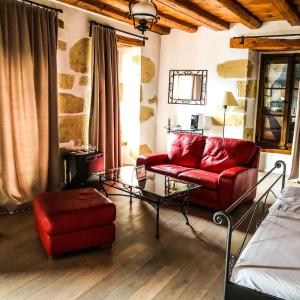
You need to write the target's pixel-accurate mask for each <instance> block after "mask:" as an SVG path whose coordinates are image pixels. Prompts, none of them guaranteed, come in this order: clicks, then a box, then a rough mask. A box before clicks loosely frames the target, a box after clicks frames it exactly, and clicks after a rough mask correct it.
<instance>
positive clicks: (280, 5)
mask: <svg viewBox="0 0 300 300" xmlns="http://www.w3.org/2000/svg"><path fill="white" fill-rule="evenodd" d="M272 3H273V5H274V7H275V8H276V9H277V10H278V12H279V13H280V14H281V15H282V16H283V17H284V18H285V20H287V21H288V22H289V23H290V24H291V25H293V26H296V25H300V16H299V14H298V13H297V11H296V9H295V8H294V7H292V5H291V3H290V1H288V0H273V2H272Z"/></svg>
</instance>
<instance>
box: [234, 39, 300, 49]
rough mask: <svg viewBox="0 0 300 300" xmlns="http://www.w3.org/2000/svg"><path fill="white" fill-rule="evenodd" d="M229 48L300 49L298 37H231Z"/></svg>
mask: <svg viewBox="0 0 300 300" xmlns="http://www.w3.org/2000/svg"><path fill="white" fill-rule="evenodd" d="M230 48H237V49H252V50H260V51H288V50H300V39H273V38H250V37H249V38H248V37H247V38H232V39H230Z"/></svg>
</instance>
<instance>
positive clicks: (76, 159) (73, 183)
mask: <svg viewBox="0 0 300 300" xmlns="http://www.w3.org/2000/svg"><path fill="white" fill-rule="evenodd" d="M63 158H64V161H65V187H64V189H66V190H68V189H76V188H83V187H85V186H86V181H87V180H88V178H89V177H90V176H91V175H92V174H93V173H96V172H101V171H104V156H103V152H100V151H92V152H87V151H77V152H75V151H74V152H68V153H66V154H64V156H63Z"/></svg>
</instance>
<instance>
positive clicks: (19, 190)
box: [0, 0, 59, 209]
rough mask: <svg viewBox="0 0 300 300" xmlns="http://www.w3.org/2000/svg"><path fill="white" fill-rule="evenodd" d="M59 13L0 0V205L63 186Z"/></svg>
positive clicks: (14, 202)
mask: <svg viewBox="0 0 300 300" xmlns="http://www.w3.org/2000/svg"><path fill="white" fill-rule="evenodd" d="M56 45H57V14H56V13H55V12H52V11H48V10H45V9H41V8H39V7H36V6H30V5H27V4H24V3H21V2H17V1H16V0H1V1H0V66H1V67H0V99H1V101H0V205H5V206H6V207H7V208H8V209H13V208H14V207H16V206H17V205H19V204H22V203H25V202H28V201H31V200H32V196H33V195H34V194H37V193H39V192H41V191H45V190H56V189H57V188H58V186H59V172H58V170H59V147H58V122H57V121H58V120H57V119H58V114H57V69H56V68H57V61H56Z"/></svg>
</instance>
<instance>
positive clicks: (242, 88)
mask: <svg viewBox="0 0 300 300" xmlns="http://www.w3.org/2000/svg"><path fill="white" fill-rule="evenodd" d="M256 83H257V81H256V80H238V81H237V82H236V86H237V90H238V97H247V98H255V96H256Z"/></svg>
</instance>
